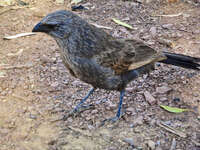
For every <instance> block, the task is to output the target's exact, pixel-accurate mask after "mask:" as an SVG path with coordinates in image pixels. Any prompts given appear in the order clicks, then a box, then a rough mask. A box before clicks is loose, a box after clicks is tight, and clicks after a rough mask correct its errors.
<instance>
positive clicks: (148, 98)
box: [144, 91, 157, 105]
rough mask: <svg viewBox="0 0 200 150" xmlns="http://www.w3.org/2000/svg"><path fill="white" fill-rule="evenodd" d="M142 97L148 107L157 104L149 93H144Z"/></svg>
mask: <svg viewBox="0 0 200 150" xmlns="http://www.w3.org/2000/svg"><path fill="white" fill-rule="evenodd" d="M144 97H145V99H146V101H147V102H148V103H149V104H150V105H154V104H156V103H157V101H156V99H155V98H154V97H153V96H152V95H151V93H150V92H148V91H145V92H144Z"/></svg>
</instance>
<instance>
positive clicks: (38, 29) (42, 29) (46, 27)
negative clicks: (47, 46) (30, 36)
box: [32, 22, 57, 33]
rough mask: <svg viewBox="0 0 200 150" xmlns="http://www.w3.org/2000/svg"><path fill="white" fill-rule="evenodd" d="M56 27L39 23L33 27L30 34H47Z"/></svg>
mask: <svg viewBox="0 0 200 150" xmlns="http://www.w3.org/2000/svg"><path fill="white" fill-rule="evenodd" d="M56 26H57V25H56V24H43V23H41V22H39V23H38V24H36V25H35V27H34V28H33V30H32V32H45V33H49V32H50V31H53V30H54V29H55V27H56Z"/></svg>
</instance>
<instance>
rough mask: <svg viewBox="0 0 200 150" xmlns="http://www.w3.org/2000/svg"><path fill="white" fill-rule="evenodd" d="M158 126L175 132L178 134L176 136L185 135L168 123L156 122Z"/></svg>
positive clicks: (183, 136)
mask: <svg viewBox="0 0 200 150" xmlns="http://www.w3.org/2000/svg"><path fill="white" fill-rule="evenodd" d="M158 126H160V127H162V128H164V129H165V130H167V131H169V132H171V133H173V134H176V135H178V136H180V137H182V138H186V137H187V135H186V134H185V133H184V132H182V131H179V130H177V129H175V128H172V127H171V126H169V125H167V124H165V123H162V122H161V123H159V124H158Z"/></svg>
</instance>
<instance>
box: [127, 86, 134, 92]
mask: <svg viewBox="0 0 200 150" xmlns="http://www.w3.org/2000/svg"><path fill="white" fill-rule="evenodd" d="M133 90H134V88H132V87H129V88H126V91H127V92H133Z"/></svg>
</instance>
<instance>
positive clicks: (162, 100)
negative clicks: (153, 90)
mask: <svg viewBox="0 0 200 150" xmlns="http://www.w3.org/2000/svg"><path fill="white" fill-rule="evenodd" d="M167 100H168V99H167V97H161V98H160V101H161V102H165V101H167Z"/></svg>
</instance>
